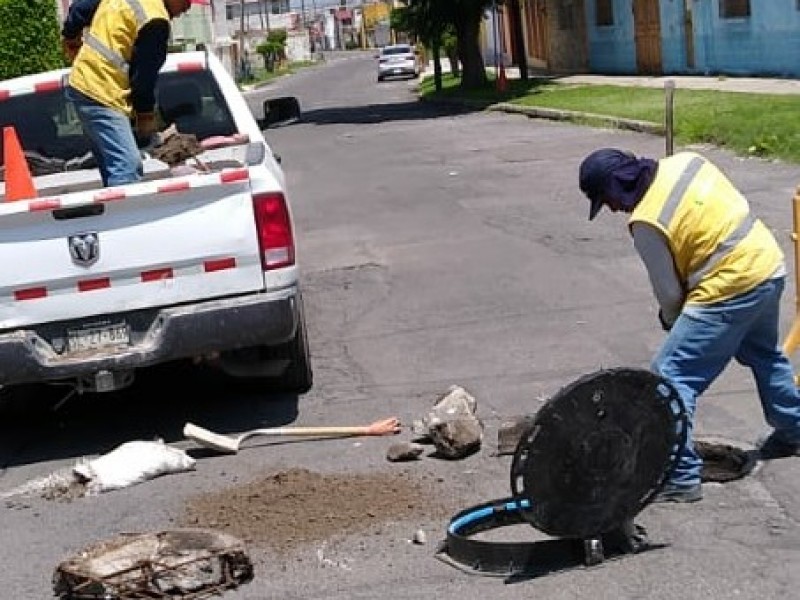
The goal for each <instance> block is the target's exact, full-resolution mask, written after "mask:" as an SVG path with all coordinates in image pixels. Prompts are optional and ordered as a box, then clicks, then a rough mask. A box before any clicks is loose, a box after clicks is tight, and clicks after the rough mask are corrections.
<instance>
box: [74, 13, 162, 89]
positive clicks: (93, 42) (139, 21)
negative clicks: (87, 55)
mask: <svg viewBox="0 0 800 600" xmlns="http://www.w3.org/2000/svg"><path fill="white" fill-rule="evenodd" d="M125 2H126V3H127V4H128V6H129V7H130V8H131V10H132V11H133V16H134V17H135V18H136V25H137V27H138V28H139V29H141V27H142V26H143V25H144V24H145V22H146V21H147V15H146V13H145V12H144V8H143V7H142V5H141V4H140V3H139V0H125ZM83 42H84V43H85V44H86V45H87V46H89V47H90V48H91V49H92V50H94V51H95V52H97V53H98V54H99V55H100V56H102V57H103V58H105V59H106V60H107V61H108V62H110V63H111V64H112V65H114V66H115V67H117V69H119V70H120V71H121V72H122V73H124V74H125V75H127V74H128V61H126V60H125V57H124V56H122V55H121V54H119V53H118V52H114V51H113V50H112V49H111V48H109V47H108V46H106V45H105V44H104V43H103V42H101V41H100V40H98V39H97V38H96V37H95V36H93V35H92V33H91V32H89V31H87V32H86V33H84V34H83Z"/></svg>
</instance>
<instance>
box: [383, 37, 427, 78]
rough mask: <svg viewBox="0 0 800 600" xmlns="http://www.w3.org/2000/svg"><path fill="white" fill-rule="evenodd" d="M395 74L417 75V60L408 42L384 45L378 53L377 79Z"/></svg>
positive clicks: (403, 75) (395, 75) (404, 75)
mask: <svg viewBox="0 0 800 600" xmlns="http://www.w3.org/2000/svg"><path fill="white" fill-rule="evenodd" d="M397 76H401V77H408V76H411V77H419V61H418V60H417V55H416V53H415V52H414V48H412V47H411V46H410V45H409V44H393V45H391V46H384V47H383V48H381V51H380V54H378V81H383V80H384V79H386V78H387V77H397Z"/></svg>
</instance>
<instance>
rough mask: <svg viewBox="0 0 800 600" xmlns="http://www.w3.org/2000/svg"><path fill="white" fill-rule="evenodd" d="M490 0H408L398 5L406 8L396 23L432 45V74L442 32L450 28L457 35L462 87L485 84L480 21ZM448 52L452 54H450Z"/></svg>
mask: <svg viewBox="0 0 800 600" xmlns="http://www.w3.org/2000/svg"><path fill="white" fill-rule="evenodd" d="M493 4H494V2H493V0H409V1H408V6H407V7H405V8H401V9H398V10H400V11H406V12H405V15H404V16H403V17H402V18H400V19H399V20H398V22H397V23H398V26H402V27H406V28H409V29H403V30H404V31H411V32H414V33H415V34H416V35H417V36H418V37H419V38H420V40H422V41H423V43H425V44H426V45H430V46H431V50H432V52H433V56H434V77H437V69H438V68H440V65H439V63H438V62H436V61H437V60H438V56H439V50H440V49H441V48H442V46H443V43H444V36H445V35H446V33H447V31H448V28H452V31H453V32H454V33H455V36H456V49H457V50H456V54H457V57H458V60H460V62H461V87H462V88H464V89H468V88H480V87H483V86H485V85H486V67H485V65H484V64H483V56H482V54H481V48H480V31H481V21H482V20H483V15H484V13H485V12H486V10H487V9H488V8H489V7H491V6H492V5H493ZM393 26H394V24H393ZM450 56H451V58H452V54H451V55H450ZM439 77H440V75H439ZM436 82H437V86H436V89H437V90H438V89H441V86H440V84H439V83H438V82H439V80H438V79H437V80H436Z"/></svg>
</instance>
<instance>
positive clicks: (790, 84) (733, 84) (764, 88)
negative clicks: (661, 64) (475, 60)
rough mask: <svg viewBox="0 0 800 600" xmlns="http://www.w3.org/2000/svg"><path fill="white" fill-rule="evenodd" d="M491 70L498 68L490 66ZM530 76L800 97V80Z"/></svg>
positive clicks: (514, 74) (512, 75) (511, 71)
mask: <svg viewBox="0 0 800 600" xmlns="http://www.w3.org/2000/svg"><path fill="white" fill-rule="evenodd" d="M449 67H450V64H449V63H448V61H447V60H443V61H442V71H443V72H449V71H450V68H449ZM486 70H487V71H490V72H491V71H494V67H492V66H487V67H486ZM505 71H506V77H507V78H508V79H519V69H518V68H516V67H506V69H505ZM529 73H530V74H529V77H531V78H532V79H533V78H543V79H552V80H555V81H558V82H559V83H563V84H588V85H621V86H638V87H650V88H662V89H663V88H664V85H665V83H666V82H667V81H673V82H674V83H675V88H676V89H681V88H683V89H692V90H718V91H721V92H745V93H750V94H800V80H799V79H773V78H768V77H734V76H702V75H664V76H648V75H641V76H637V75H589V74H582V75H548V74H544V73H542V72H540V71H534V70H529ZM423 75H426V76H427V75H433V61H431V62H430V63H428V66H427V69H426V70H425V72H424V73H423Z"/></svg>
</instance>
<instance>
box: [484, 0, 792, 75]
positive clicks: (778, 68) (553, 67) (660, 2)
mask: <svg viewBox="0 0 800 600" xmlns="http://www.w3.org/2000/svg"><path fill="white" fill-rule="evenodd" d="M520 5H521V11H520V14H519V15H514V14H510V12H509V11H508V8H507V5H506V7H505V8H500V9H499V13H500V14H499V15H498V17H499V18H498V19H497V20H498V21H499V22H500V23H501V26H502V29H501V33H500V37H501V39H505V40H511V36H512V32H513V31H514V28H513V26H512V25H513V20H514V19H516V18H519V19H520V20H521V21H522V30H523V37H524V40H523V42H524V43H523V44H507V47H508V49H509V52H511V51H512V49H513V51H516V52H520V51H521V50H520V49H524V51H525V54H526V59H527V63H528V65H530V66H533V67H535V68H539V69H544V70H547V71H550V72H553V73H564V72H573V73H575V72H589V73H604V74H627V75H634V74H639V75H673V74H683V75H692V74H695V75H710V74H727V75H749V76H759V75H761V76H773V77H791V78H795V77H800V0H520ZM504 49H505V48H504ZM509 58H510V60H509V61H508V62H513V63H514V64H518V63H519V60H518V58H519V57H518V56H511V57H509Z"/></svg>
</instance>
